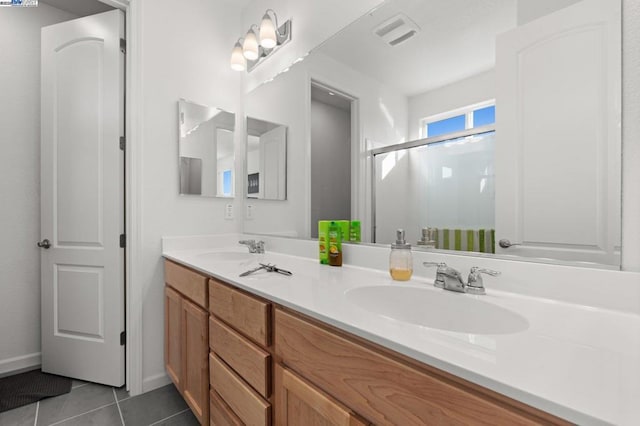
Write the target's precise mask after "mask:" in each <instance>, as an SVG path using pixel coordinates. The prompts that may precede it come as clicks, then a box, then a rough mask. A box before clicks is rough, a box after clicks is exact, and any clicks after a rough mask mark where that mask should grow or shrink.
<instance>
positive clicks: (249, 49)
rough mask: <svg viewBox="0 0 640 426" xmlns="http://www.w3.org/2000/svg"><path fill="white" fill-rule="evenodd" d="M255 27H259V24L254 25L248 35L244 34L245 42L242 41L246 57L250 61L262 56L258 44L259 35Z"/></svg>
mask: <svg viewBox="0 0 640 426" xmlns="http://www.w3.org/2000/svg"><path fill="white" fill-rule="evenodd" d="M253 27H256V28H257V25H252V26H251V28H249V31H247V35H246V36H244V43H242V52H243V53H244V57H245V58H247V59H248V60H250V61H255V60H256V59H258V58H259V57H260V45H259V44H258V36H257V35H256V32H255V30H254V29H253Z"/></svg>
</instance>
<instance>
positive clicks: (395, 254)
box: [389, 229, 413, 281]
mask: <svg viewBox="0 0 640 426" xmlns="http://www.w3.org/2000/svg"><path fill="white" fill-rule="evenodd" d="M389 273H390V274H391V278H393V279H394V280H396V281H408V280H409V279H410V278H411V275H413V256H412V255H411V244H407V241H406V240H405V238H404V230H403V229H398V230H397V231H396V242H395V243H394V244H391V254H390V255H389Z"/></svg>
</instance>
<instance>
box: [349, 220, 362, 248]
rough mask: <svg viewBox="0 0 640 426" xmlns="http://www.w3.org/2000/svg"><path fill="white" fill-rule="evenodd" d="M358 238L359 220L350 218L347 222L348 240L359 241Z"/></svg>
mask: <svg viewBox="0 0 640 426" xmlns="http://www.w3.org/2000/svg"><path fill="white" fill-rule="evenodd" d="M360 239H361V238H360V221H359V220H352V221H351V223H350V224H349V241H350V242H352V243H359V242H360Z"/></svg>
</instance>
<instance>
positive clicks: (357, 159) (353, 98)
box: [304, 72, 369, 238]
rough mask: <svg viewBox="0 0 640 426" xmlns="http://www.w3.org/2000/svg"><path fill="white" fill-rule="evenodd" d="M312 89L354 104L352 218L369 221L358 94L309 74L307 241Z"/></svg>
mask: <svg viewBox="0 0 640 426" xmlns="http://www.w3.org/2000/svg"><path fill="white" fill-rule="evenodd" d="M311 86H316V87H321V88H323V89H326V90H331V91H333V92H335V93H337V94H339V95H340V96H342V97H343V98H346V99H349V101H350V102H351V117H350V121H351V183H350V184H351V217H352V218H353V217H357V218H360V220H362V221H363V222H365V221H368V216H367V212H368V209H367V202H368V201H369V200H368V197H367V193H366V189H365V188H366V185H364V183H365V182H366V173H367V162H366V161H365V160H364V159H363V158H361V154H362V153H365V152H367V149H366V141H365V140H364V139H361V136H362V134H363V127H362V120H361V119H360V97H361V95H360V94H359V93H357V91H355V93H354V91H353V90H344V89H342V86H343V84H341V83H339V82H337V81H333V79H331V78H328V77H326V76H325V75H322V74H320V73H317V72H310V73H308V74H307V76H306V92H305V97H306V98H305V108H306V111H307V114H306V116H305V119H306V123H305V126H306V129H307V131H306V141H305V143H306V150H307V155H306V161H307V167H306V172H305V182H306V200H305V205H306V212H305V222H304V229H305V233H306V234H305V235H306V238H309V236H310V235H311V226H313V224H312V223H311ZM362 232H363V238H366V236H367V233H368V232H367V231H366V230H365V229H363V231H362Z"/></svg>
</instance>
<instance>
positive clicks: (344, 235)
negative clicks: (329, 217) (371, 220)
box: [336, 220, 349, 242]
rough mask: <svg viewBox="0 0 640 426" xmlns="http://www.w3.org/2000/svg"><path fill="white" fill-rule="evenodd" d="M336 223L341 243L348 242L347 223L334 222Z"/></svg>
mask: <svg viewBox="0 0 640 426" xmlns="http://www.w3.org/2000/svg"><path fill="white" fill-rule="evenodd" d="M336 223H337V224H338V226H339V227H340V233H341V234H340V235H341V236H342V242H345V241H346V242H348V241H349V221H348V220H336Z"/></svg>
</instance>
